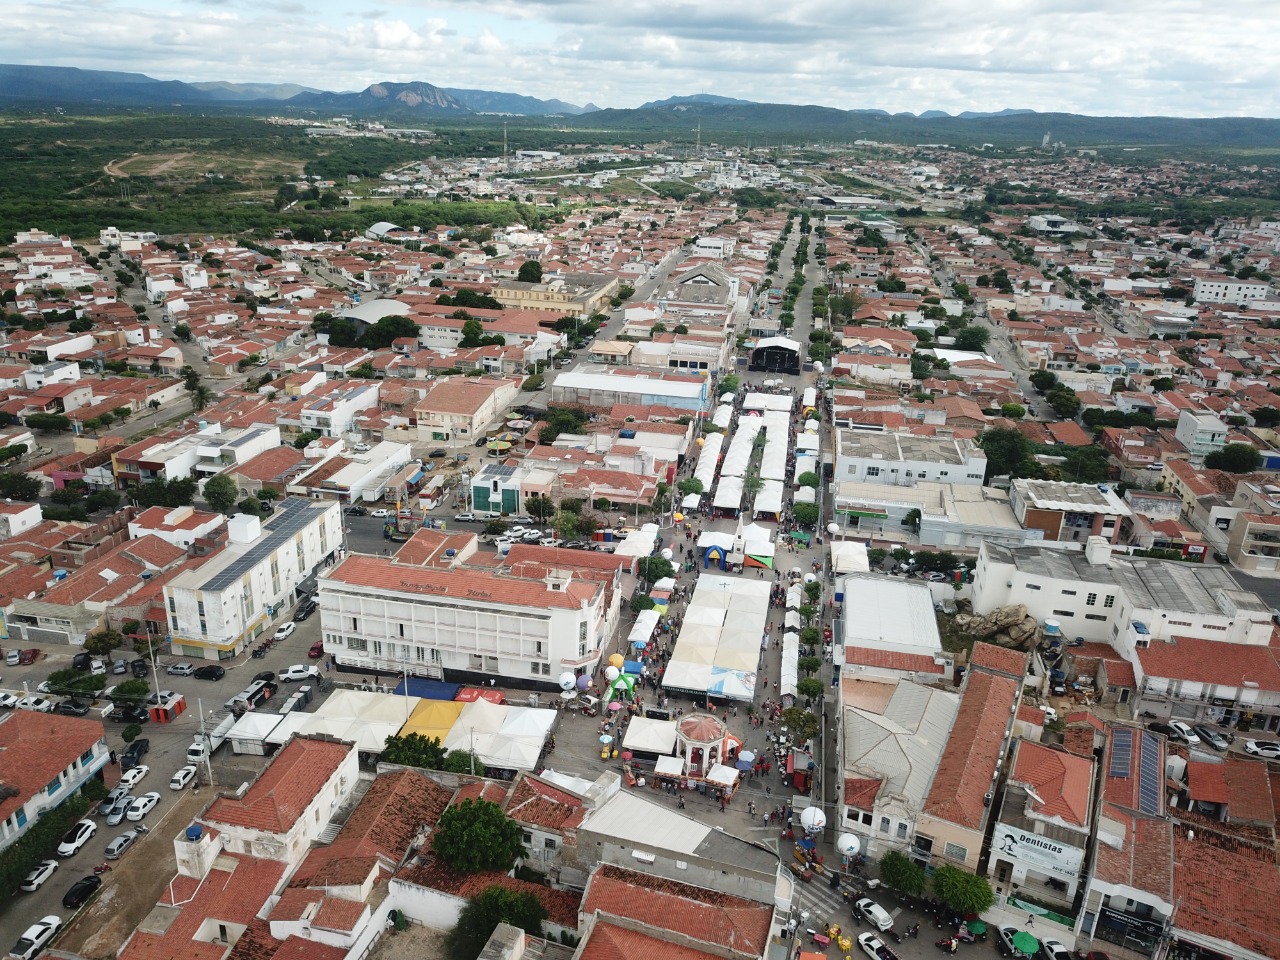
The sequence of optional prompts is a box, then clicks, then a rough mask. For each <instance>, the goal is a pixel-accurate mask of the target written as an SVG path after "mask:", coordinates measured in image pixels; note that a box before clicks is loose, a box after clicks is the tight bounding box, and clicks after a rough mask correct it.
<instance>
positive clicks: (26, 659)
mask: <svg viewBox="0 0 1280 960" xmlns="http://www.w3.org/2000/svg"><path fill="white" fill-rule="evenodd" d="M39 659H40V651H39V650H37V649H36V648H35V647H32V648H31V649H30V650H23V651H22V652H21V653H20V654H18V663H20V664H22V666H24V667H26V666H30V665H31V664H33V663H35V662H36V661H37V660H39Z"/></svg>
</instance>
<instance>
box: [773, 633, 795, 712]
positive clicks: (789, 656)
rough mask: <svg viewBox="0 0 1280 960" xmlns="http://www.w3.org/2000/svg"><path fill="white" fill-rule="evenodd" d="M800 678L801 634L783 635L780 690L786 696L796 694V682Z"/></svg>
mask: <svg viewBox="0 0 1280 960" xmlns="http://www.w3.org/2000/svg"><path fill="white" fill-rule="evenodd" d="M799 678H800V634H798V633H794V632H791V633H784V634H783V635H782V674H781V676H780V677H779V679H778V683H779V692H780V693H781V694H782V695H783V696H785V697H794V696H795V695H796V683H797V682H798V681H799Z"/></svg>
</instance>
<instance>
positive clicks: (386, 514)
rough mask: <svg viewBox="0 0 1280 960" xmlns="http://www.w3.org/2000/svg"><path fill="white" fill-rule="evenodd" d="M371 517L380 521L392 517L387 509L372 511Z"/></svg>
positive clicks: (379, 508)
mask: <svg viewBox="0 0 1280 960" xmlns="http://www.w3.org/2000/svg"><path fill="white" fill-rule="evenodd" d="M369 516H371V517H377V518H378V519H379V520H382V519H385V518H386V517H389V516H391V511H390V510H388V509H387V508H386V507H378V509H377V510H370V511H369Z"/></svg>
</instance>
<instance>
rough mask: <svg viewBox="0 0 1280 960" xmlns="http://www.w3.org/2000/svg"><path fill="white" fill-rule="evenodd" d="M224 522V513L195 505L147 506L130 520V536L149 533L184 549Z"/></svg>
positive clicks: (135, 536) (134, 538) (135, 537)
mask: <svg viewBox="0 0 1280 960" xmlns="http://www.w3.org/2000/svg"><path fill="white" fill-rule="evenodd" d="M226 522H227V518H226V516H225V515H224V514H221V513H209V512H207V511H204V510H197V509H195V508H194V507H172V508H170V507H148V508H147V509H146V510H143V511H142V512H141V513H140V514H138V515H137V516H136V517H134V518H133V519H132V520H130V521H129V539H130V540H136V539H137V538H138V537H145V536H147V535H148V534H151V535H153V536H157V537H159V538H160V539H161V540H163V541H165V542H166V543H171V544H173V545H174V546H175V547H181V548H182V549H183V550H187V549H190V547H191V545H192V544H193V543H195V542H196V541H197V540H199V539H202V538H204V537H207V536H209V535H210V534H212V533H213V532H214V531H215V530H217V529H218V527H220V526H222V525H223V524H224V523H226Z"/></svg>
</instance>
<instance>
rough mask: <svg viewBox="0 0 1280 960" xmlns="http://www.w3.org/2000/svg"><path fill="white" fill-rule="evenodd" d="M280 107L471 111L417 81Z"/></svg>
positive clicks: (296, 99)
mask: <svg viewBox="0 0 1280 960" xmlns="http://www.w3.org/2000/svg"><path fill="white" fill-rule="evenodd" d="M284 103H286V104H288V105H289V106H291V107H311V108H317V109H318V108H322V107H323V108H324V109H325V110H334V111H338V112H341V113H358V114H366V115H367V114H377V113H389V114H401V115H403V114H405V113H418V114H428V115H439V114H467V113H471V112H472V111H471V109H470V108H469V107H468V106H467V105H466V104H465V103H463V102H462V101H461V100H459V99H458V98H457V97H455V96H453V95H452V94H450V93H447V92H446V91H444V90H441V89H440V88H439V87H436V86H432V85H431V84H429V83H424V82H422V81H420V80H415V81H414V82H412V83H375V84H372V85H371V86H368V87H366V88H365V89H363V90H361V91H360V92H359V93H299V94H297V95H296V96H293V97H290V98H289V99H288V100H285V101H284Z"/></svg>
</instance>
